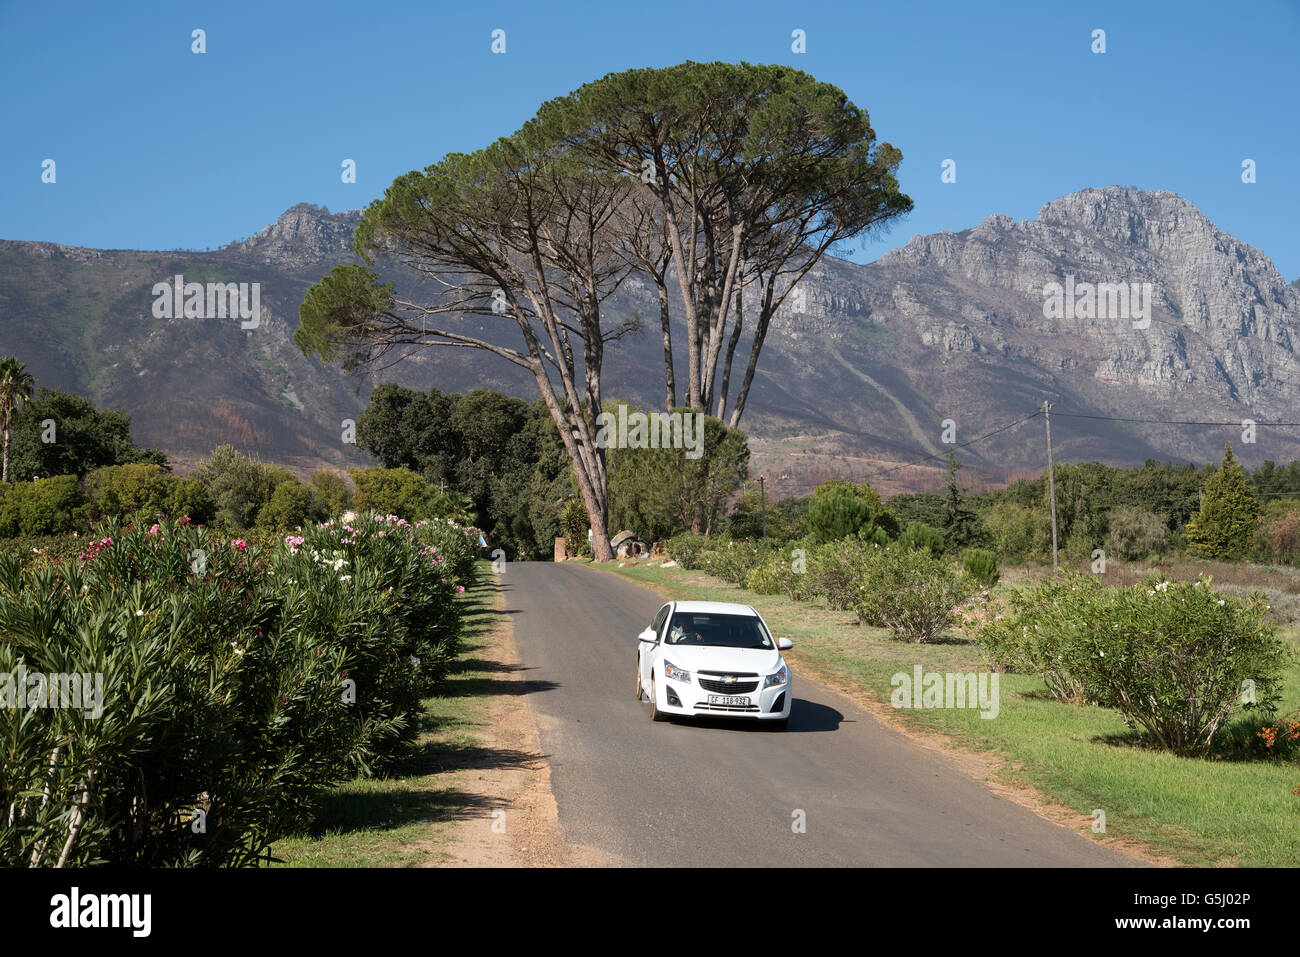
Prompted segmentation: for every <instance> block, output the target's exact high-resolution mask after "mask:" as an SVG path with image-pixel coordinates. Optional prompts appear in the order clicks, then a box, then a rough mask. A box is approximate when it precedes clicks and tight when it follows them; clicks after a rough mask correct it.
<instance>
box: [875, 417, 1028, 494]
mask: <svg viewBox="0 0 1300 957" xmlns="http://www.w3.org/2000/svg"><path fill="white" fill-rule="evenodd" d="M1042 414H1043V413H1042V412H1034V413H1033V414H1032V415H1027V416H1025V417H1024V418H1023V419H1020V420H1019V421H1016V422H1012V423H1010V424H1008V425H1004V426H1002V427H1001V428H997V429H994V430H993V431H992V432H986V433H984V434H983V435H981V436H979V437H978V438H974V439H970V440H968V441H966V442H959V443H957V444H956V445H954V446H953V448H955V449H964V448H967V447H968V446H971V445H974V444H975V443H976V442H983V441H984V440H985V439H988V438H992V437H993V436H995V435H997V434H998V433H1000V432H1005V431H1007V430H1008V429H1014V428H1015V427H1016V426H1017V425H1024V424H1025V423H1026V422H1028V421H1029V420H1030V419H1036V418H1038V417H1039V416H1040V415H1042ZM947 457H948V453H947V452H942V453H939V454H938V455H927V456H925V457H924V458H920V459H917V460H916V461H915V462H904V463H903V464H902V465H895V466H893V467H892V468H887V469H882V470H880V471H879V472H872V473H870V474H869V475H866V476H864V477H863V481H864V482H865V481H867V480H868V479H873V478H875V477H876V476H878V475H889V474H890V473H892V472H897V471H900V470H901V469H910V468H912V467H914V466H917V465H920V464H922V463H923V462H929V461H934V460H938V459H944V458H947Z"/></svg>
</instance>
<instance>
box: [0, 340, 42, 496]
mask: <svg viewBox="0 0 1300 957" xmlns="http://www.w3.org/2000/svg"><path fill="white" fill-rule="evenodd" d="M35 384H36V383H35V382H34V381H33V379H32V376H31V373H29V372H28V371H27V365H26V363H22V362H19V361H18V360H17V359H15V358H14V357H13V356H0V429H3V430H4V463H3V468H0V482H8V481H9V430H10V428H11V427H12V426H13V424H14V413H15V412H17V411H18V406H19V405H20V404H21V403H23V402H30V401H31V399H32V387H33V386H34V385H35Z"/></svg>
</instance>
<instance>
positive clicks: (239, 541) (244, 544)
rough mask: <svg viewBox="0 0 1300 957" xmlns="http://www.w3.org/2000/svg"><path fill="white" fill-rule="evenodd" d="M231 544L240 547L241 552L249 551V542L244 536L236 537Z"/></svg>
mask: <svg viewBox="0 0 1300 957" xmlns="http://www.w3.org/2000/svg"><path fill="white" fill-rule="evenodd" d="M230 544H231V545H233V546H234V547H235V548H237V549H239V550H240V551H241V552H246V551H248V542H246V541H244V540H243V539H242V538H236V539H235V540H234V541H232V542H231V543H230Z"/></svg>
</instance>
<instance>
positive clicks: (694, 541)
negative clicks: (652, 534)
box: [667, 532, 713, 571]
mask: <svg viewBox="0 0 1300 957" xmlns="http://www.w3.org/2000/svg"><path fill="white" fill-rule="evenodd" d="M712 544H713V542H712V540H711V539H709V538H707V537H705V536H704V535H693V534H691V533H690V532H685V533H683V534H681V535H674V536H673V537H672V538H670V539H668V545H667V548H668V557H669V558H671V559H672V560H673V561H675V562H676V563H677V564H678V565H681V566H682V568H685V569H687V570H689V571H697V570H698V569H699V567H700V561H701V559H702V557H703V555H704V551H705V550H706V549H707V548H709V547H711V546H712Z"/></svg>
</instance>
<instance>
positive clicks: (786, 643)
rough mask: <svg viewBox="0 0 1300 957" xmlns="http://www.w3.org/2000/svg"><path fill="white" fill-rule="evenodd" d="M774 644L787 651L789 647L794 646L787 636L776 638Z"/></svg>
mask: <svg viewBox="0 0 1300 957" xmlns="http://www.w3.org/2000/svg"><path fill="white" fill-rule="evenodd" d="M776 646H777V647H778V648H780V649H781V650H782V651H789V650H790V649H791V648H793V647H794V642H793V641H791V640H790V639H789V638H778V639H777V640H776Z"/></svg>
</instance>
